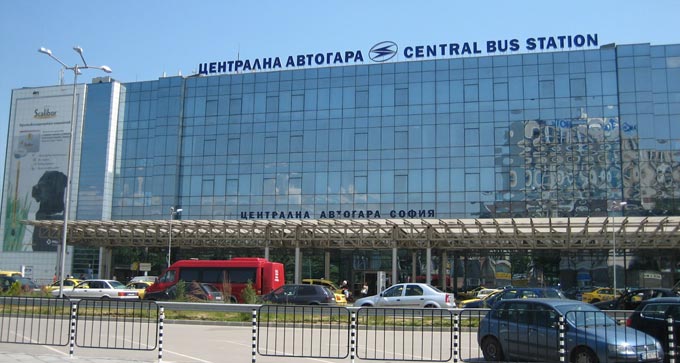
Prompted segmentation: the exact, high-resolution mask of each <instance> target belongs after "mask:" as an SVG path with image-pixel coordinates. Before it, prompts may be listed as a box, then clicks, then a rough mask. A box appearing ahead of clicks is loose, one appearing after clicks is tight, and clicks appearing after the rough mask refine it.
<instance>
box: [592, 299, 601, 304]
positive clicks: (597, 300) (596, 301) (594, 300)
mask: <svg viewBox="0 0 680 363" xmlns="http://www.w3.org/2000/svg"><path fill="white" fill-rule="evenodd" d="M598 302H600V299H592V300H590V303H591V304H595V303H598Z"/></svg>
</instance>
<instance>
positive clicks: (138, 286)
mask: <svg viewBox="0 0 680 363" xmlns="http://www.w3.org/2000/svg"><path fill="white" fill-rule="evenodd" d="M151 285H153V282H151V281H130V282H128V283H127V285H125V287H127V288H128V289H135V290H137V293H138V294H139V298H140V299H143V298H144V294H145V293H146V288H147V287H149V286H151Z"/></svg>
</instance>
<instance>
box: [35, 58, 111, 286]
mask: <svg viewBox="0 0 680 363" xmlns="http://www.w3.org/2000/svg"><path fill="white" fill-rule="evenodd" d="M73 50H74V51H75V52H76V53H78V54H79V55H80V59H81V60H82V61H83V65H79V64H75V65H73V66H72V67H69V66H67V65H66V63H64V62H62V61H61V60H60V59H59V58H57V57H55V56H54V55H52V51H51V50H49V49H47V48H43V47H41V48H40V49H38V52H40V53H42V54H46V55H48V56H49V57H50V58H52V59H54V60H55V61H57V62H59V64H61V66H62V67H63V69H66V70H69V71H73V104H72V106H71V131H70V135H69V136H70V139H69V141H68V154H67V155H68V159H67V160H68V165H67V170H66V173H67V175H66V178H67V183H66V193H65V197H64V198H65V199H64V226H63V228H62V231H61V232H62V234H61V269H60V273H59V297H63V296H64V272H65V269H66V242H67V241H66V236H67V234H68V218H69V210H70V209H71V182H72V178H71V177H72V176H73V147H74V146H75V142H74V141H75V140H74V139H75V134H76V122H77V119H78V112H77V107H78V100H77V85H78V75H79V74H80V70H81V69H99V70H100V71H104V72H106V73H111V68H109V67H107V66H89V65H87V62H86V61H85V57H84V56H83V48H81V47H77V46H76V47H73Z"/></svg>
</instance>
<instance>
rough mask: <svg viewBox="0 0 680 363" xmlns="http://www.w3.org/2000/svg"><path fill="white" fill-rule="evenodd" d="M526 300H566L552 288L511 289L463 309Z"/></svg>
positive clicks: (474, 302) (488, 306) (472, 303)
mask: <svg viewBox="0 0 680 363" xmlns="http://www.w3.org/2000/svg"><path fill="white" fill-rule="evenodd" d="M527 298H553V299H566V298H567V297H566V296H564V294H563V293H562V291H560V290H558V289H553V288H541V287H513V288H507V289H504V290H503V291H501V292H500V293H498V294H494V295H492V296H489V298H488V299H483V300H480V301H473V302H471V303H468V304H465V306H464V307H465V308H491V307H493V306H495V305H496V303H497V302H498V301H502V300H507V299H527Z"/></svg>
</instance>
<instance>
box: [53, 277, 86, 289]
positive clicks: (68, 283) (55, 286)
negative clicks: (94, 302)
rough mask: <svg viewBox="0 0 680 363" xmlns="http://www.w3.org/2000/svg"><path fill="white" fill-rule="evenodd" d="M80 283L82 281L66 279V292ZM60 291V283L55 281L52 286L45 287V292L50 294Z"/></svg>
mask: <svg viewBox="0 0 680 363" xmlns="http://www.w3.org/2000/svg"><path fill="white" fill-rule="evenodd" d="M80 281H82V280H79V279H73V278H68V279H64V290H66V289H73V286H76V285H78V283H79V282H80ZM58 290H59V281H55V282H53V283H52V284H51V285H47V286H46V287H45V291H46V292H48V293H51V292H52V291H58Z"/></svg>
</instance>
